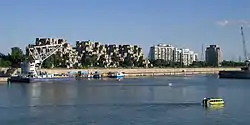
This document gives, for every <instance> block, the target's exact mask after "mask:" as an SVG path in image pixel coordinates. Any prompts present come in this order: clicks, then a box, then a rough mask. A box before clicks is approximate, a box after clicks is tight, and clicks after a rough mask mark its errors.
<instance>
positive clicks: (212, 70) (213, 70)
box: [42, 68, 240, 74]
mask: <svg viewBox="0 0 250 125" xmlns="http://www.w3.org/2000/svg"><path fill="white" fill-rule="evenodd" d="M221 70H227V71H229V70H240V68H149V69H144V68H136V69H42V71H47V72H48V73H67V72H70V71H75V72H77V71H88V72H95V71H100V72H101V73H108V72H117V71H121V72H125V73H126V74H138V73H178V72H183V71H185V72H187V73H188V72H206V73H218V72H219V71H221Z"/></svg>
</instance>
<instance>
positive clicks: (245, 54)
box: [241, 26, 248, 61]
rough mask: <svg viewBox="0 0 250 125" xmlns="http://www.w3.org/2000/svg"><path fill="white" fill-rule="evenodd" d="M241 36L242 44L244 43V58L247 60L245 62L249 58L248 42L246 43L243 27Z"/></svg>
mask: <svg viewBox="0 0 250 125" xmlns="http://www.w3.org/2000/svg"><path fill="white" fill-rule="evenodd" d="M241 36H242V42H243V52H244V58H245V61H247V60H248V57H247V49H246V41H245V36H244V32H243V26H241Z"/></svg>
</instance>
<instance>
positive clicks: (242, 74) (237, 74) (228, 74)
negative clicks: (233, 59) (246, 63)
mask: <svg viewBox="0 0 250 125" xmlns="http://www.w3.org/2000/svg"><path fill="white" fill-rule="evenodd" d="M218 75H219V78H230V79H250V71H219V74H218Z"/></svg>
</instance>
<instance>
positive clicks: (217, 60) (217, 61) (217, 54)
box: [205, 45, 222, 66]
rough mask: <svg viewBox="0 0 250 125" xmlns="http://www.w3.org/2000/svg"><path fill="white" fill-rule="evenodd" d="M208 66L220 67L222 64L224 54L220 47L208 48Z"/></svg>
mask: <svg viewBox="0 0 250 125" xmlns="http://www.w3.org/2000/svg"><path fill="white" fill-rule="evenodd" d="M205 61H206V64H207V65H208V66H220V65H221V62H222V52H221V49H220V47H218V46H216V45H210V46H209V47H207V48H206V60H205Z"/></svg>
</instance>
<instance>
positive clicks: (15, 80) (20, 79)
mask: <svg viewBox="0 0 250 125" xmlns="http://www.w3.org/2000/svg"><path fill="white" fill-rule="evenodd" d="M67 80H75V78H72V77H66V78H65V77H63V78H27V77H10V79H9V80H8V82H11V83H33V82H48V81H67Z"/></svg>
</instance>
